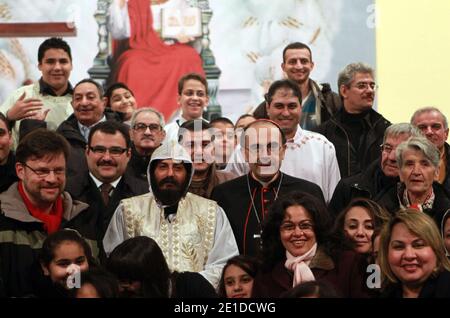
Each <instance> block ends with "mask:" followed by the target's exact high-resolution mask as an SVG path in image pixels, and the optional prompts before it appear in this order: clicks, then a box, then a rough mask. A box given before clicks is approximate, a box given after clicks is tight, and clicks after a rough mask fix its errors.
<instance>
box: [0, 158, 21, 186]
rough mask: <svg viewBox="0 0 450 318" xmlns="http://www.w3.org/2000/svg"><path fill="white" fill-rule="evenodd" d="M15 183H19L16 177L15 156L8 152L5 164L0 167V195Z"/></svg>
mask: <svg viewBox="0 0 450 318" xmlns="http://www.w3.org/2000/svg"><path fill="white" fill-rule="evenodd" d="M16 181H19V178H17V175H16V156H15V155H14V153H13V152H10V153H9V155H8V160H7V161H6V163H5V164H4V165H3V166H0V193H2V192H3V191H6V190H8V188H9V187H10V186H11V184H13V183H14V182H16Z"/></svg>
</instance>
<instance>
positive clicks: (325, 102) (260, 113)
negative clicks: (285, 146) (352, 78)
mask: <svg viewBox="0 0 450 318" xmlns="http://www.w3.org/2000/svg"><path fill="white" fill-rule="evenodd" d="M309 83H310V85H311V86H314V88H315V90H316V91H317V96H316V99H318V100H319V103H320V104H319V105H320V121H321V122H320V123H317V125H320V124H322V123H324V122H326V121H327V120H328V119H330V118H331V117H332V116H333V115H334V114H335V113H336V112H337V111H338V110H339V109H340V108H341V107H342V100H341V98H340V97H339V95H338V94H336V93H335V92H333V91H332V90H331V86H330V84H328V83H322V84H320V85H321V86H322V88H320V87H319V85H318V84H317V83H316V82H315V81H313V80H311V79H310V80H309ZM253 116H254V117H255V118H257V119H259V118H269V116H268V115H267V110H266V102H265V101H264V102H262V103H261V104H259V105H258V107H257V108H256V109H255V110H254V112H253ZM302 128H303V127H302Z"/></svg>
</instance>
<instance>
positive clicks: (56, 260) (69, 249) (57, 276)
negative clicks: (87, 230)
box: [42, 241, 89, 288]
mask: <svg viewBox="0 0 450 318" xmlns="http://www.w3.org/2000/svg"><path fill="white" fill-rule="evenodd" d="M72 264H75V265H77V266H79V267H80V271H81V272H84V271H87V270H88V269H89V263H88V260H87V257H86V255H85V252H84V249H83V247H82V246H81V245H80V244H78V243H77V242H73V241H63V242H62V243H61V244H59V245H58V246H57V247H56V248H55V250H54V257H53V259H52V260H51V261H50V263H49V264H48V266H45V265H42V270H43V271H44V275H46V276H49V277H50V279H51V281H52V282H53V283H56V284H60V285H61V286H63V287H64V288H68V286H67V284H66V282H67V278H68V277H69V275H70V273H69V270H68V267H69V266H70V265H72Z"/></svg>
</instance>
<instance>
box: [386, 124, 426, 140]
mask: <svg viewBox="0 0 450 318" xmlns="http://www.w3.org/2000/svg"><path fill="white" fill-rule="evenodd" d="M401 135H408V137H423V134H422V132H421V131H420V130H419V129H418V128H417V127H416V126H414V125H411V124H409V123H398V124H393V125H391V126H389V127H388V128H386V130H385V132H384V138H383V144H384V143H385V142H386V139H387V138H388V137H393V138H396V137H399V136H401Z"/></svg>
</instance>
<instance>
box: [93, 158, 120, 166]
mask: <svg viewBox="0 0 450 318" xmlns="http://www.w3.org/2000/svg"><path fill="white" fill-rule="evenodd" d="M97 166H99V167H100V166H113V167H115V166H117V164H116V163H115V162H114V161H112V160H101V161H99V162H97Z"/></svg>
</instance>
